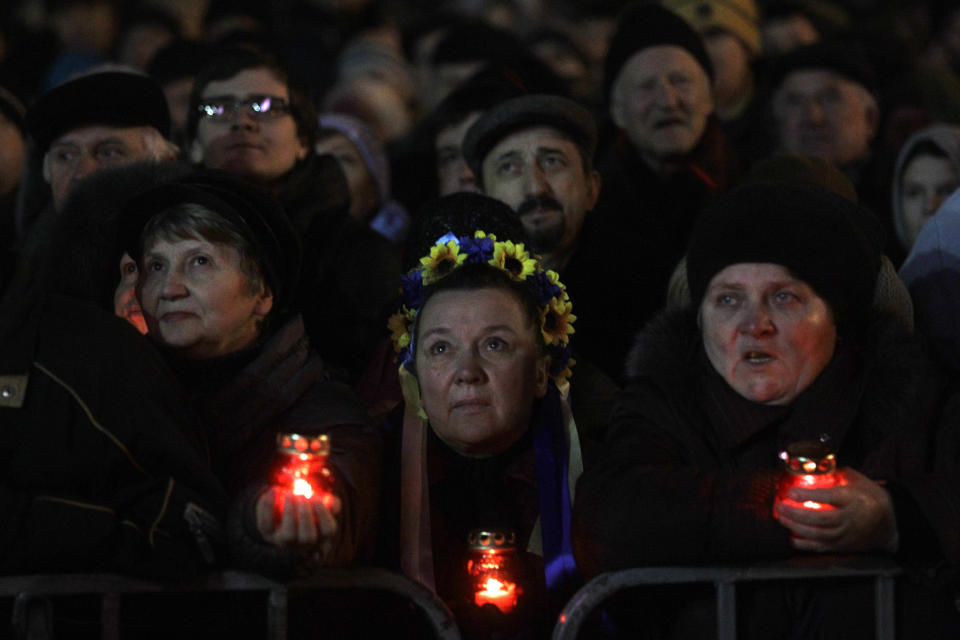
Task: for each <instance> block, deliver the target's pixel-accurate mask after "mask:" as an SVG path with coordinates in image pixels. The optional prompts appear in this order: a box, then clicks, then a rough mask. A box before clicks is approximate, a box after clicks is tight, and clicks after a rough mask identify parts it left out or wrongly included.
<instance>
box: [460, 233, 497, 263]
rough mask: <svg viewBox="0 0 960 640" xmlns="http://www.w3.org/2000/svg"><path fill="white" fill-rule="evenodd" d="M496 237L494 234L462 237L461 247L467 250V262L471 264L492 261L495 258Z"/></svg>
mask: <svg viewBox="0 0 960 640" xmlns="http://www.w3.org/2000/svg"><path fill="white" fill-rule="evenodd" d="M495 239H496V238H494V237H493V236H482V237H474V238H469V237H467V236H463V237H461V238H460V248H461V249H463V251H464V252H466V254H467V262H468V263H470V264H476V263H483V262H490V260H492V259H493V242H494V240H495Z"/></svg>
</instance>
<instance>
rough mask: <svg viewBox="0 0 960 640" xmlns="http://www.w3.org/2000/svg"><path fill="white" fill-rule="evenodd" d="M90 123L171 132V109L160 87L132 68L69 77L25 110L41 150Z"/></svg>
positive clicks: (31, 131)
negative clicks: (73, 130) (145, 127)
mask: <svg viewBox="0 0 960 640" xmlns="http://www.w3.org/2000/svg"><path fill="white" fill-rule="evenodd" d="M88 125H107V126H118V127H137V126H151V127H154V128H155V129H157V131H159V132H160V133H161V134H163V136H164V137H168V136H169V135H170V111H169V110H168V109H167V100H166V98H165V97H164V95H163V90H161V89H160V86H159V85H158V84H157V83H156V82H154V81H153V80H152V79H150V78H149V77H147V76H145V75H143V74H140V73H135V72H132V71H102V72H97V73H91V74H88V75H85V76H81V77H79V78H75V79H73V80H68V81H67V82H64V83H63V84H61V85H58V86H56V87H54V88H53V89H51V90H50V91H47V92H46V93H44V94H43V95H41V96H40V97H39V98H37V100H36V101H35V102H34V103H33V104H32V105H31V106H30V108H29V109H27V115H26V119H25V128H26V131H27V133H28V134H29V135H31V136H33V138H34V140H36V141H37V144H38V145H39V146H40V148H41V149H44V150H46V149H47V148H48V147H49V146H50V143H52V142H53V141H54V140H56V139H57V138H58V137H59V136H61V135H63V134H64V133H66V132H67V131H70V130H71V129H75V128H77V127H82V126H88Z"/></svg>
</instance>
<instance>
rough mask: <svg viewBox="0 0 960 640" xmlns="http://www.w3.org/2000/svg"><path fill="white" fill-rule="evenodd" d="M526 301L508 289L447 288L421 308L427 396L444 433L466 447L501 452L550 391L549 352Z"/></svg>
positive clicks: (420, 362)
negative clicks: (523, 303) (543, 347)
mask: <svg viewBox="0 0 960 640" xmlns="http://www.w3.org/2000/svg"><path fill="white" fill-rule="evenodd" d="M535 331H536V328H535V327H534V326H533V325H532V324H531V322H530V321H529V320H528V319H527V317H526V315H525V314H524V311H523V308H522V306H521V304H520V302H519V301H518V300H517V299H516V298H515V297H514V296H513V295H512V294H511V293H509V292H507V291H504V290H502V289H496V288H487V289H477V290H472V291H442V292H440V293H437V294H436V295H434V296H433V297H432V298H430V300H429V301H428V302H427V304H426V305H425V306H424V308H423V309H422V310H421V311H420V316H419V320H418V328H417V346H416V354H415V357H416V365H417V378H418V380H419V382H420V397H421V400H422V402H423V408H424V411H426V413H427V416H428V417H429V419H430V426H431V427H432V428H433V430H434V432H436V434H437V436H439V437H440V439H441V440H443V441H444V442H446V443H447V444H448V445H450V446H451V447H453V448H454V449H455V450H457V451H459V452H460V453H463V454H466V455H471V456H488V455H495V454H497V453H501V452H503V451H505V450H506V449H508V448H509V447H510V446H511V445H512V444H513V443H515V442H516V441H517V440H519V439H520V437H521V436H523V434H524V433H525V432H526V430H527V429H528V428H529V425H530V416H531V411H532V406H533V401H534V399H535V398H540V397H543V395H544V394H545V393H546V391H547V372H548V365H549V357H548V356H545V355H543V354H542V353H541V350H540V347H539V345H538V343H537V340H536V333H535Z"/></svg>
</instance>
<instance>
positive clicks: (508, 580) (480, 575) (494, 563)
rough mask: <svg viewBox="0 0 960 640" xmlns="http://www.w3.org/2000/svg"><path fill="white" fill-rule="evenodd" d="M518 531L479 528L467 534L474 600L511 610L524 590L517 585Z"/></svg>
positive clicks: (502, 609) (468, 569)
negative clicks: (516, 532)
mask: <svg viewBox="0 0 960 640" xmlns="http://www.w3.org/2000/svg"><path fill="white" fill-rule="evenodd" d="M516 539H517V538H516V534H515V533H513V532H512V531H505V530H498V529H477V530H474V531H471V532H470V534H469V535H468V536H467V545H468V546H469V554H470V558H469V560H467V575H468V578H469V580H470V584H471V585H472V588H471V590H472V592H473V602H474V604H476V605H477V606H479V607H482V606H483V605H485V604H488V603H489V604H492V605H494V606H496V607H497V608H498V609H499V610H500V611H501V612H503V613H510V612H512V611H513V610H514V608H515V607H516V606H517V599H518V598H519V596H520V595H521V594H522V593H523V590H522V589H521V588H520V587H519V585H518V584H517V567H516V563H517V548H516Z"/></svg>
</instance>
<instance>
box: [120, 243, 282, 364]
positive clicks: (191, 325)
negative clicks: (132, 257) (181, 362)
mask: <svg viewBox="0 0 960 640" xmlns="http://www.w3.org/2000/svg"><path fill="white" fill-rule="evenodd" d="M142 267H143V273H142V274H141V276H140V280H139V284H138V293H139V297H140V303H141V305H142V306H143V313H144V316H145V317H146V320H147V327H149V329H150V336H151V337H153V339H154V340H156V341H157V342H159V343H160V344H162V345H164V346H167V347H170V348H171V349H175V350H177V351H178V352H180V353H181V354H183V355H184V356H186V357H188V358H196V359H200V358H212V357H215V356H220V355H225V354H228V353H233V352H235V351H239V350H241V349H243V348H245V347H247V346H249V345H250V344H252V343H253V342H254V341H255V340H256V339H257V337H258V336H259V334H260V322H261V321H262V320H263V319H264V318H265V317H266V315H267V314H268V313H269V312H270V309H271V308H272V307H273V295H272V294H271V292H270V290H269V289H268V288H266V287H265V286H263V285H262V284H261V285H260V286H259V287H258V288H257V290H256V291H253V290H252V289H253V287H252V286H251V283H250V280H249V278H248V276H247V275H246V274H245V273H244V272H243V271H242V270H241V264H240V254H239V252H238V251H237V250H236V249H235V248H233V247H231V246H227V245H224V244H219V243H216V244H215V243H212V242H209V241H207V240H205V239H203V238H200V237H194V238H190V239H185V240H176V241H175V242H168V241H166V240H162V239H159V238H154V239H152V240H151V241H148V242H147V243H146V244H145V247H144V254H143V260H142Z"/></svg>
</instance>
